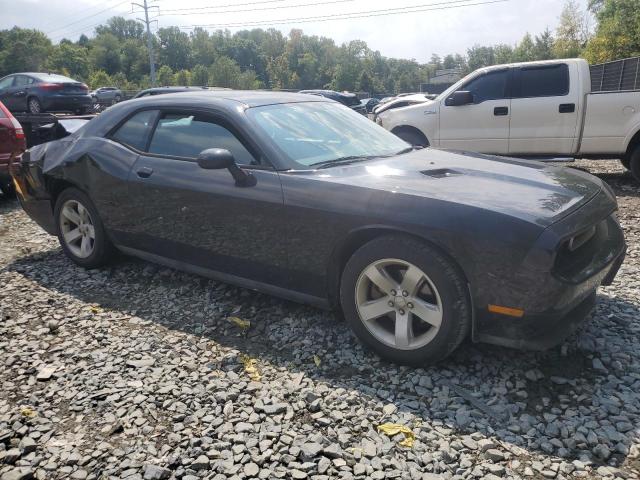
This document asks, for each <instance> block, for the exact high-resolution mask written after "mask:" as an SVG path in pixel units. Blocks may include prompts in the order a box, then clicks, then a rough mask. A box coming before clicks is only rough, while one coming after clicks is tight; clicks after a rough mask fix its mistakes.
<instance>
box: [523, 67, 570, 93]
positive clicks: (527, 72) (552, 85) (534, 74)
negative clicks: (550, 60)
mask: <svg viewBox="0 0 640 480" xmlns="http://www.w3.org/2000/svg"><path fill="white" fill-rule="evenodd" d="M518 77H519V79H518V80H516V89H515V92H514V96H513V98H531V97H561V96H564V95H567V94H568V93H569V67H568V66H567V64H565V63H560V64H557V65H543V66H537V67H522V68H520V69H519V75H518V76H517V77H516V78H518Z"/></svg>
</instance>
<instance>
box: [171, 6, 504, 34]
mask: <svg viewBox="0 0 640 480" xmlns="http://www.w3.org/2000/svg"><path fill="white" fill-rule="evenodd" d="M468 1H469V0H455V1H452V2H440V3H432V4H425V5H414V6H408V7H398V8H386V9H381V10H371V11H368V12H351V13H343V14H334V15H319V16H315V17H298V18H283V19H274V20H258V21H255V22H238V23H219V24H202V25H178V27H179V28H183V29H186V30H191V29H193V28H197V27H208V28H234V27H257V26H270V25H283V24H289V23H308V22H330V21H334V20H349V19H354V18H368V17H379V16H383V15H389V16H390V15H401V14H406V13H418V12H427V11H435V10H449V9H453V8H462V7H473V6H477V5H489V4H494V3H504V2H508V1H510V0H487V1H481V2H475V3H464V4H460V5H451V4H453V3H461V2H468ZM442 4H445V6H437V5H442ZM409 9H410V10H409Z"/></svg>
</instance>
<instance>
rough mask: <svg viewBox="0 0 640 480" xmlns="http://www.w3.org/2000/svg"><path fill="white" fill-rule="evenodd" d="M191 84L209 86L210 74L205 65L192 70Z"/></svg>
mask: <svg viewBox="0 0 640 480" xmlns="http://www.w3.org/2000/svg"><path fill="white" fill-rule="evenodd" d="M191 84H192V85H197V86H199V87H204V86H206V85H208V84H209V72H208V71H207V67H205V66H204V65H196V66H195V67H193V70H191Z"/></svg>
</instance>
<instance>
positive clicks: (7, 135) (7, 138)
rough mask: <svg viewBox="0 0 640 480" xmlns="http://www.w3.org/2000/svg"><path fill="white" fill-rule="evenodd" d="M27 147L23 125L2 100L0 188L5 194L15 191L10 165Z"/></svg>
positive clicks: (0, 116)
mask: <svg viewBox="0 0 640 480" xmlns="http://www.w3.org/2000/svg"><path fill="white" fill-rule="evenodd" d="M26 148H27V142H26V139H25V136H24V131H23V130H22V126H21V125H20V124H19V123H18V121H17V120H16V119H15V117H14V116H13V115H11V112H10V111H9V110H8V109H7V107H5V106H4V104H3V103H2V102H0V190H2V193H4V194H5V195H7V194H10V193H12V192H13V183H12V181H11V175H10V174H9V165H10V164H11V162H12V161H14V160H15V159H16V158H17V157H20V155H22V152H24V151H25V150H26Z"/></svg>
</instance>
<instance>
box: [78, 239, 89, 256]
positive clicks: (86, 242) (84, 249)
mask: <svg viewBox="0 0 640 480" xmlns="http://www.w3.org/2000/svg"><path fill="white" fill-rule="evenodd" d="M80 251H81V252H82V255H85V256H89V254H90V253H91V240H90V239H89V237H87V236H86V235H85V236H84V237H82V243H81V244H80Z"/></svg>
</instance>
